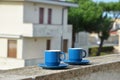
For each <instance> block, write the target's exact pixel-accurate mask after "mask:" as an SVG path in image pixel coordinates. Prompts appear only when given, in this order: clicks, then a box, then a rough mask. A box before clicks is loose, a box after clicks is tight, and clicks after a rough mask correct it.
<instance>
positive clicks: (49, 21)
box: [48, 9, 52, 24]
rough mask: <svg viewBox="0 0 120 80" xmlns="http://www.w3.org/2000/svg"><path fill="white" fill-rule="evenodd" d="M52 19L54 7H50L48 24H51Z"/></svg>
mask: <svg viewBox="0 0 120 80" xmlns="http://www.w3.org/2000/svg"><path fill="white" fill-rule="evenodd" d="M51 19H52V9H48V24H51Z"/></svg>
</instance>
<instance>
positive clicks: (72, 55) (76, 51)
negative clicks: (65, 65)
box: [68, 48, 87, 62]
mask: <svg viewBox="0 0 120 80" xmlns="http://www.w3.org/2000/svg"><path fill="white" fill-rule="evenodd" d="M68 54H69V60H70V61H74V62H77V61H81V60H82V59H83V58H85V57H86V55H87V52H86V50H84V49H82V48H69V49H68Z"/></svg>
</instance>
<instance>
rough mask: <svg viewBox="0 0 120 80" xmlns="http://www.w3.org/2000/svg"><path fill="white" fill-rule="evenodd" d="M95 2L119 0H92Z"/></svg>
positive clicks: (114, 0)
mask: <svg viewBox="0 0 120 80" xmlns="http://www.w3.org/2000/svg"><path fill="white" fill-rule="evenodd" d="M93 1H95V2H100V1H103V2H116V1H119V0H93Z"/></svg>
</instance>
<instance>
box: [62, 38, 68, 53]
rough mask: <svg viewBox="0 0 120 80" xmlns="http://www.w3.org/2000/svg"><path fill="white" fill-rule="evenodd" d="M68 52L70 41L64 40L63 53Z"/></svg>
mask: <svg viewBox="0 0 120 80" xmlns="http://www.w3.org/2000/svg"><path fill="white" fill-rule="evenodd" d="M67 50H68V40H67V39H64V40H63V51H64V52H66V53H67Z"/></svg>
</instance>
